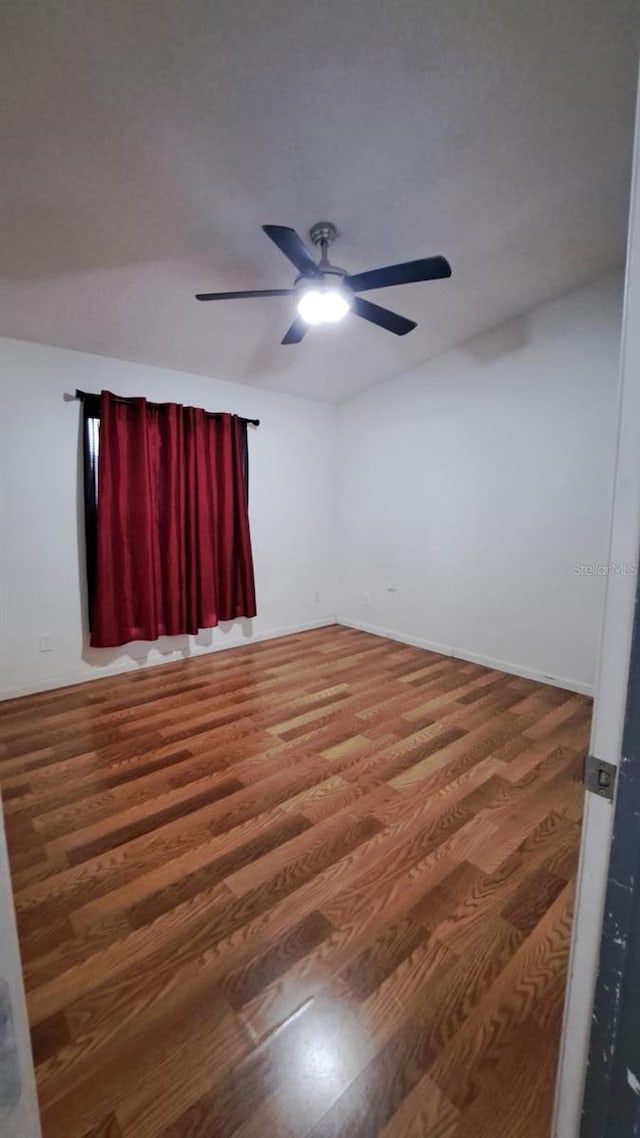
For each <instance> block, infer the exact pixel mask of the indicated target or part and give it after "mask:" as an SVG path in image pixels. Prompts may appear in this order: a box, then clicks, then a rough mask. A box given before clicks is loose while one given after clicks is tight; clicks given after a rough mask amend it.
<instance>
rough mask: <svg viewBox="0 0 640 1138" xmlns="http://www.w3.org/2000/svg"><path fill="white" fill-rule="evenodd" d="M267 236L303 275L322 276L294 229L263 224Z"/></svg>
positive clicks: (286, 226)
mask: <svg viewBox="0 0 640 1138" xmlns="http://www.w3.org/2000/svg"><path fill="white" fill-rule="evenodd" d="M262 228H263V229H264V232H265V233H266V235H267V237H270V238H271V240H272V241H273V242H274V244H275V245H277V246H278V249H279V250H280V252H281V253H284V255H285V257H287V258H288V259H289V260H290V261H291V264H292V265H295V267H296V269H297V270H298V272H299V273H302V275H303V276H305V277H319V276H322V274H321V272H320V270H319V268H318V266H317V265H316V262H315V261H314V259H313V257H312V256H311V253H310V252H309V250H308V249H307V246H306V245H305V243H304V241H303V240H302V238H301V237H299V236H298V234H297V233H296V231H295V229H290V228H289V226H288V225H263V226H262Z"/></svg>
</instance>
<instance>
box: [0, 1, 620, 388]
mask: <svg viewBox="0 0 640 1138" xmlns="http://www.w3.org/2000/svg"><path fill="white" fill-rule="evenodd" d="M637 17H638V3H636V2H635V0H607V2H606V3H602V0H535V2H531V0H474V2H473V3H469V0H179V2H177V0H100V2H98V0H56V3H53V4H52V3H50V2H49V0H46V2H45V0H20V3H18V4H13V5H11V4H10V5H5V6H4V8H3V11H2V14H1V15H0V106H1V111H0V128H1V135H2V137H1V143H0V153H1V155H2V177H1V179H0V233H1V240H0V333H3V334H5V335H9V336H16V337H21V338H24V339H30V340H38V341H41V342H44V343H50V344H56V345H61V346H64V347H70V348H78V349H81V350H84V351H89V352H97V353H100V354H104V355H109V356H115V357H121V358H123V359H128V360H139V361H142V362H145V363H151V364H159V365H163V366H166V367H172V368H177V369H180V370H185V371H193V372H199V373H202V374H205V375H212V376H218V377H220V378H225V379H231V380H236V381H240V382H244V383H251V384H256V385H264V386H267V387H271V388H274V389H276V390H279V391H290V392H295V393H299V394H302V395H310V396H314V397H318V398H329V399H337V400H340V399H344V398H346V397H348V396H349V395H351V394H353V393H354V392H356V391H358V390H361V389H362V388H364V387H366V386H368V385H370V384H374V383H377V382H379V381H380V380H382V379H384V378H387V377H389V376H391V375H393V374H395V373H397V372H399V371H402V370H404V369H405V368H407V367H410V366H412V365H414V364H416V363H418V362H419V361H420V360H423V359H426V358H428V357H430V356H433V355H435V354H436V353H438V352H440V351H442V350H443V349H444V348H446V347H449V346H451V345H452V344H453V343H457V342H460V341H462V340H464V339H467V338H469V337H470V336H473V335H475V334H477V333H479V332H481V331H484V330H486V329H488V328H491V327H494V326H496V325H498V324H499V323H501V322H502V321H504V320H507V319H509V318H510V317H511V316H513V315H515V314H517V313H520V312H522V311H524V310H526V309H528V308H529V307H531V306H532V305H534V304H536V303H538V302H540V301H542V300H544V299H546V298H548V297H550V296H554V295H558V294H559V293H561V292H563V291H565V290H566V289H568V288H570V287H572V286H573V285H576V284H579V283H581V282H583V281H586V280H588V279H590V278H593V277H595V276H596V275H598V274H600V273H604V272H607V271H610V270H612V269H615V268H616V267H617V266H619V265H621V264H622V261H623V257H624V244H625V232H626V214H627V197H628V185H629V177H630V154H631V144H632V123H633V104H634V95H635V81H636V45H637V37H636V23H637ZM323 218H329V219H330V220H332V221H334V222H335V223H336V224H337V225H338V227H339V229H340V230H341V233H342V236H341V239H340V240H339V242H338V244H337V245H336V246H335V247H334V259H335V261H336V262H337V263H338V264H341V265H343V266H345V267H346V268H347V269H349V270H350V271H352V272H356V271H359V270H361V269H366V268H373V267H377V266H378V265H382V264H385V263H387V262H390V261H398V260H405V259H411V258H413V257H418V256H425V255H429V254H433V253H444V254H445V255H447V256H448V257H449V259H450V261H451V263H452V266H453V271H454V276H453V278H452V279H451V280H450V281H442V282H437V283H431V284H423V285H410V286H405V287H403V288H397V289H393V290H388V291H386V292H377V293H371V294H368V295H369V297H370V299H372V300H376V301H378V302H380V303H386V304H388V305H389V306H390V307H393V308H395V309H396V310H397V311H399V312H402V313H404V314H405V315H407V316H410V317H412V318H413V319H415V320H417V321H418V322H419V327H418V329H416V331H414V332H412V333H411V334H410V335H409V336H407V337H405V338H404V339H397V338H396V337H394V336H391V335H389V334H388V333H385V332H382V331H380V330H379V329H377V328H375V327H373V326H370V325H368V324H365V323H364V322H362V321H359V320H357V318H355V317H348V318H347V320H346V321H345V322H344V323H343V324H342V325H339V326H337V327H333V328H324V329H316V330H312V332H311V333H310V334H309V335H308V336H307V339H306V340H305V341H304V343H302V344H301V345H299V346H297V347H286V348H285V347H281V346H280V344H279V341H280V339H281V336H282V335H283V333H284V331H285V329H286V328H287V326H288V324H289V323H290V320H291V318H292V311H291V310H292V303H291V300H290V299H288V298H278V299H273V300H262V301H239V302H233V303H228V304H224V305H223V304H216V305H214V304H209V305H204V304H198V303H197V302H196V301H195V300H193V294H194V293H195V292H197V291H202V290H214V289H218V288H225V289H232V288H264V287H287V286H288V285H289V284H290V283H291V277H292V274H291V273H290V271H289V268H288V265H287V262H286V261H285V260H284V258H283V257H282V255H281V254H280V253H279V252H278V250H277V249H276V248H275V246H272V245H271V243H270V242H269V241H268V240H267V239H266V237H264V235H263V234H262V233H261V231H260V228H259V227H260V225H261V224H262V223H263V222H272V223H276V224H283V225H293V226H295V227H297V228H298V229H299V230H300V231H301V232H302V233H303V234H304V235H305V236H306V231H307V230H308V228H309V225H310V224H311V223H313V222H314V221H316V220H318V219H323Z"/></svg>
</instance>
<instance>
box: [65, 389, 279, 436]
mask: <svg viewBox="0 0 640 1138" xmlns="http://www.w3.org/2000/svg"><path fill="white" fill-rule="evenodd" d="M75 397H76V399H80V400H81V401H82V400H84V399H99V398H100V395H99V393H98V392H97V391H80V388H79V387H76V396H75ZM113 398H114V399H115V401H116V403H133V402H134V401H133V399H125V398H124V396H122V395H114V397H113ZM147 403H148V405H149V407H162V403H152V402H151V400H150V399H148V400H147ZM222 414H223V412H222V411H205V415H208V416H210V417H211V418H212V419H219V418H220V415H222ZM236 418H238V419H240V421H241V422H242V423H248V424H249V425H250V426H252V427H259V426H260V420H259V419H245V418H244V416H243V415H237V416H236Z"/></svg>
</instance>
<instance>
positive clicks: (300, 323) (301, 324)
mask: <svg viewBox="0 0 640 1138" xmlns="http://www.w3.org/2000/svg"><path fill="white" fill-rule="evenodd" d="M308 327H309V325H308V324H307V322H306V320H303V319H302V317H301V316H296V318H295V320H294V322H293V324H292V325H291V327H290V328H289V331H288V332H287V333H286V335H285V336H283V338H282V341H281V342H282V343H283V344H299V343H300V341H301V340H302V339H304V336H305V334H306V332H307V329H308Z"/></svg>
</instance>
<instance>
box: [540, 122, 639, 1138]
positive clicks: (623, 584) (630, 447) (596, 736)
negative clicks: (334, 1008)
mask: <svg viewBox="0 0 640 1138" xmlns="http://www.w3.org/2000/svg"><path fill="white" fill-rule="evenodd" d="M639 106H640V102H639V103H637V104H636V127H635V137H634V147H633V153H634V157H633V175H632V180H631V198H630V211H629V231H628V244H627V264H626V275H625V290H624V308H623V321H622V340H621V358H620V394H619V417H618V440H617V452H616V466H615V481H614V492H613V503H612V515H611V528H610V541H609V564H610V567H611V571H610V572H609V574H608V577H607V588H606V598H605V608H604V618H603V628H602V637H601V643H600V656H599V665H598V677H597V682H596V695H595V705H594V717H593V724H592V731H591V746H590V750H591V754H592V755H595V756H596V757H597V758H598V759H603V760H605V761H607V762H609V763H612V764H613V765H614V766H615V767H616V768H618V783H619V784H622V785H621V793H619V794H618V796H617V803H616V812H615V824H616V834H618V830H619V833H620V841H622V842H625V837H624V836H623V835H626V845H627V852H626V857H629V858H630V857H631V854H630V851H629V849H628V846H629V838H628V830H629V819H628V815H627V810H626V806H627V794H628V793H629V788H628V780H629V778H630V777H633V772H632V771H631V766H632V765H633V764H632V762H631V760H629V762H627V760H626V759H625V762H624V763H622V764H621V762H620V756H621V755H622V754H623V753H624V754H625V755H628V756H631V755H633V754H634V753H636V754H638V753H640V750H639V749H638V744H637V742H635V741H634V740H632V739H631V733H633V732H635V731H636V730H638V729H640V719H639V720H638V721H637V722H636V717H635V715H634V716H633V718H631V716H630V718H629V728H628V729H629V732H630V734H629V736H627V733H626V731H625V721H626V708H627V691H628V690H629V691H630V693H631V694H632V695H633V694H634V693H636V692H637V690H638V689H637V687H636V684H637V677H636V675H635V671H633V673H632V670H631V669H630V660H631V654H632V632H633V628H634V613H635V611H636V595H637V588H636V587H637V585H638V577H637V575H636V574H634V572H633V571H632V567H633V566H637V562H638V556H639V552H638V551H639V550H640V443H639V436H640V175H639V166H640V131H639V125H638V124H639V119H640V113H639ZM620 566H626V567H627V568H628V571H627V572H624V573H620V572H618V571H617V568H616V567H620ZM633 649H634V654H636V653H637V654H638V655H639V656H640V645H639V644H638V637H637V636H636V637H635V639H634V641H633ZM634 667H635V658H634ZM631 702H632V701H631ZM623 736H624V746H623ZM618 803H619V804H620V806H619V810H618V806H617V804H618ZM613 822H614V810H613V809H612V805H611V803H610V802H608V801H607V800H605V799H603V798H600V797H599V796H597V795H595V794H591V793H587V794H586V795H585V815H584V823H583V830H582V842H581V850H580V862H579V868H578V881H577V891H576V909H575V918H574V925H573V938H572V947H571V956H570V962H569V979H568V985H567V996H566V1001H565V1011H564V1023H563V1030H562V1042H561V1049H560V1062H559V1069H558V1081H557V1086H556V1104H555V1112H554V1121H553V1138H578V1136H579V1135H580V1132H581V1118H582V1108H583V1102H584V1104H585V1106H586V1108H587V1111H588V1112H589V1113H590V1114H591V1115H592V1119H591V1121H590V1122H588V1123H585V1126H595V1125H596V1121H597V1120H596V1117H595V1115H594V1114H593V1106H592V1103H593V1098H594V1096H595V1097H597V1095H598V1094H600V1095H601V1096H602V1097H603V1098H604V1097H605V1096H604V1094H603V1091H604V1086H603V1084H602V1083H600V1085H599V1086H598V1079H599V1078H602V1077H603V1072H602V1071H601V1072H598V1071H597V1069H596V1065H594V1064H591V1065H589V1063H588V1059H589V1048H590V1041H591V1025H592V1012H593V1011H594V997H595V994H596V976H597V974H598V965H599V960H600V956H601V946H602V963H603V973H602V979H603V982H605V974H606V972H605V970H607V969H608V968H610V967H616V966H617V967H619V965H620V959H618V960H617V962H616V964H615V965H614V963H613V961H611V962H610V964H607V962H606V959H605V957H606V954H607V951H608V949H607V948H606V947H605V944H604V943H603V939H602V934H603V917H604V910H605V897H608V883H609V876H608V870H609V859H610V853H611V850H612V835H613ZM612 869H616V871H617V869H618V866H617V862H616V865H615V866H614V863H613V861H612ZM620 869H622V866H620ZM636 884H637V885H638V886H640V882H639V881H638V878H637V877H636ZM637 900H638V902H639V903H640V895H638V897H637ZM627 915H629V913H627ZM620 916H622V913H621V914H620ZM614 920H615V918H614ZM611 927H612V926H611V925H609V924H608V925H607V929H606V930H605V940H610V939H611V938H610V936H609V933H610V931H611ZM616 938H618V939H624V938H623V937H620V935H619V932H616V933H615V935H614V937H613V939H614V940H615V939H616ZM617 947H618V948H620V947H621V946H619V945H618V946H617ZM625 960H626V965H627V966H629V965H630V964H631V962H632V945H631V942H630V941H629V940H628V939H627V941H626V957H625ZM600 998H601V996H600V993H599V994H598V999H600ZM595 1010H596V1014H598V1009H595ZM616 1039H617V1036H616V1038H614V1037H613V1034H612V1035H611V1037H610V1038H609V1043H608V1045H609V1046H611V1045H613V1046H614V1049H615V1046H616ZM598 1042H599V1044H600V1045H601V1046H602V1043H603V1040H602V1038H600V1039H599V1040H598ZM614 1067H615V1063H612V1067H611V1072H612V1081H611V1086H612V1088H613V1086H614V1085H615V1086H616V1087H617V1086H618V1084H617V1082H615V1084H614V1081H613V1078H614V1077H613V1068H614ZM587 1072H588V1073H587ZM638 1077H639V1078H640V1072H638ZM616 1078H617V1076H616ZM585 1095H586V1097H585ZM638 1101H639V1102H640V1099H639V1100H638ZM603 1122H604V1120H603V1117H602V1116H600V1124H601V1126H602V1124H603ZM630 1133H631V1132H630ZM605 1135H606V1136H607V1138H608V1131H607V1130H606V1129H600V1130H597V1129H591V1130H584V1131H583V1133H582V1138H605ZM615 1135H616V1138H623V1132H622V1131H620V1130H619V1129H618V1130H616V1131H615ZM625 1138H626V1136H625Z"/></svg>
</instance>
